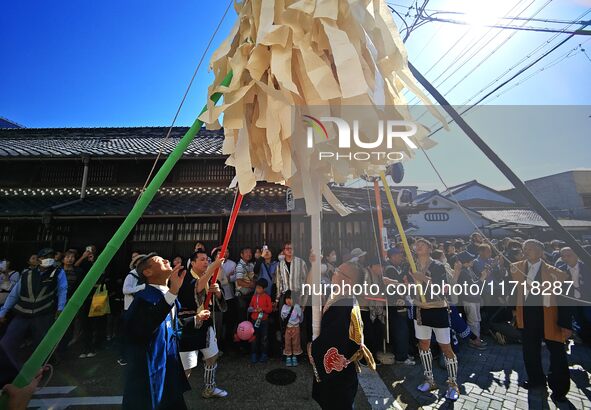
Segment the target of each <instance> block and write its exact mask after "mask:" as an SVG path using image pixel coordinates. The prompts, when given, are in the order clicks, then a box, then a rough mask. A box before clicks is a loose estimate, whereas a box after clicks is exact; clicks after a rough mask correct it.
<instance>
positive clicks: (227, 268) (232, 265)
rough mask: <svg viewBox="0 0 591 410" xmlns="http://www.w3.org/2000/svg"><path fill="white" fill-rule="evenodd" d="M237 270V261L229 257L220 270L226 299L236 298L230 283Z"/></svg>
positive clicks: (220, 278) (220, 279)
mask: <svg viewBox="0 0 591 410" xmlns="http://www.w3.org/2000/svg"><path fill="white" fill-rule="evenodd" d="M235 270H236V262H234V261H231V260H229V259H226V260H225V261H224V263H223V264H222V269H221V270H220V275H219V281H220V283H221V284H222V289H223V290H224V299H226V300H230V299H234V292H233V290H232V285H231V284H230V278H231V277H232V276H233V275H234V271H235Z"/></svg>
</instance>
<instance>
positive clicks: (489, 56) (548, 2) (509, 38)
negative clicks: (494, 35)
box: [440, 0, 552, 95]
mask: <svg viewBox="0 0 591 410" xmlns="http://www.w3.org/2000/svg"><path fill="white" fill-rule="evenodd" d="M551 2H552V0H548V1H547V2H546V3H545V4H544V5H543V6H541V7H540V8H539V9H538V10H536V12H535V13H534V14H533V15H532V17H533V16H535V15H537V14H538V13H540V12H541V11H542V10H543V9H544V8H546V6H548V5H549V4H550V3H551ZM526 22H527V19H526ZM523 24H525V22H524V23H523ZM515 34H517V32H516V31H514V32H512V33H511V34H509V36H507V37H506V38H505V39H504V40H503V41H502V42H501V43H500V44H498V45H497V46H496V47H495V48H494V49H493V50H492V51H491V52H490V53H489V54H488V55H486V56H485V57H484V58H483V59H481V60H480V61H479V62H478V63H477V64H476V65H475V66H474V67H472V69H471V70H470V71H469V72H468V73H466V74H465V75H464V76H463V77H462V78H461V79H460V80H458V81H457V82H456V83H455V84H454V85H453V86H452V87H451V88H450V89H448V90H447V91H446V92H445V94H446V95H447V94H448V93H450V92H452V91H453V90H454V89H455V88H456V87H457V86H458V85H460V84H461V83H462V82H463V81H464V80H465V79H466V78H468V76H470V75H471V74H472V73H473V72H474V71H476V70H477V69H478V68H479V67H480V66H482V64H484V62H486V60H488V59H489V58H491V57H492V56H493V55H494V54H495V53H496V52H497V51H499V50H500V49H501V47H503V46H504V45H505V44H507V42H508V41H509V40H511V39H512V38H513V37H514V36H515ZM475 55H476V54H474V55H472V57H474V56H475ZM472 57H470V58H469V59H471V58H472ZM452 75H453V74H452ZM450 77H451V76H448V77H447V79H449V78H450ZM447 79H446V80H447ZM444 82H445V81H443V82H442V83H441V84H440V86H441V85H442V84H443V83H444Z"/></svg>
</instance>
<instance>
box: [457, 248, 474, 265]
mask: <svg viewBox="0 0 591 410" xmlns="http://www.w3.org/2000/svg"><path fill="white" fill-rule="evenodd" d="M457 257H458V259H459V260H460V262H462V263H468V262H471V261H473V260H474V255H472V254H471V253H470V252H468V251H464V252H460V253H458V254H457Z"/></svg>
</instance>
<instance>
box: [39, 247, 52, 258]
mask: <svg viewBox="0 0 591 410" xmlns="http://www.w3.org/2000/svg"><path fill="white" fill-rule="evenodd" d="M53 255H55V251H54V250H53V249H51V248H43V249H41V250H40V251H39V252H37V257H38V258H47V257H50V256H53Z"/></svg>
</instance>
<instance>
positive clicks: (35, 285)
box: [0, 248, 68, 368]
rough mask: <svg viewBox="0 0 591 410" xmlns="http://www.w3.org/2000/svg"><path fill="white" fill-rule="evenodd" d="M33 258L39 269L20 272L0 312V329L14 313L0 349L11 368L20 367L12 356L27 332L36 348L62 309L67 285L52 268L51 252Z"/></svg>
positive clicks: (57, 271) (44, 252) (44, 251)
mask: <svg viewBox="0 0 591 410" xmlns="http://www.w3.org/2000/svg"><path fill="white" fill-rule="evenodd" d="M37 255H38V257H39V260H40V264H39V266H38V267H36V268H34V269H32V270H28V271H25V272H23V274H22V276H21V280H20V282H18V283H17V284H16V285H15V286H14V287H13V288H12V290H11V291H10V294H9V295H8V298H7V299H6V303H5V304H4V306H2V309H0V325H4V324H5V323H6V314H7V313H8V312H9V311H12V312H13V313H14V319H13V320H12V321H11V322H10V324H9V325H8V328H7V329H6V333H5V335H4V337H3V338H2V340H0V345H1V347H2V349H4V351H5V352H6V354H7V356H8V357H9V359H10V360H11V361H12V362H13V363H12V365H13V366H14V367H15V368H19V367H20V363H18V362H17V356H18V355H17V354H16V352H17V350H18V347H19V346H20V344H21V343H22V342H23V339H24V338H25V336H26V335H27V332H28V331H30V332H31V334H32V337H33V346H34V347H36V346H37V345H38V344H39V342H41V339H43V336H45V334H46V333H47V331H48V330H49V328H50V327H51V325H52V324H53V322H54V320H55V318H56V317H57V316H58V315H59V314H60V313H61V312H62V310H64V306H65V305H66V299H67V293H68V281H67V279H66V274H65V273H64V270H63V269H62V268H59V267H56V266H55V259H54V255H55V252H54V250H53V249H50V248H45V249H42V250H40V251H39V253H38V254H37Z"/></svg>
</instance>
